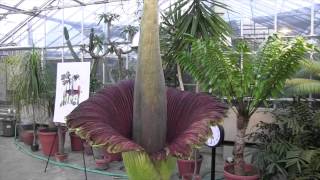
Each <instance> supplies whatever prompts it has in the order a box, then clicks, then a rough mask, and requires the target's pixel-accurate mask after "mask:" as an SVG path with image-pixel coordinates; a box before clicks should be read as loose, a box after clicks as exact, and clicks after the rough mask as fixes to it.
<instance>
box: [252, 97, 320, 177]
mask: <svg viewBox="0 0 320 180" xmlns="http://www.w3.org/2000/svg"><path fill="white" fill-rule="evenodd" d="M274 116H275V121H274V122H273V123H265V122H260V123H259V124H258V125H257V126H258V131H256V132H254V133H252V134H251V135H250V136H251V138H252V139H253V140H255V141H257V142H258V145H257V151H256V152H255V153H254V164H255V165H256V166H257V167H259V168H260V169H261V174H262V176H263V179H267V180H270V179H289V180H290V179H301V180H302V179H308V180H313V179H320V140H319V139H320V112H317V111H315V110H313V109H311V108H310V107H308V104H306V103H302V102H294V103H292V105H290V106H289V107H287V108H285V109H277V110H276V111H275V112H274Z"/></svg>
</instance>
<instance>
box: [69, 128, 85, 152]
mask: <svg viewBox="0 0 320 180" xmlns="http://www.w3.org/2000/svg"><path fill="white" fill-rule="evenodd" d="M69 136H70V141H71V150H72V151H82V150H83V147H82V141H81V138H80V137H79V136H77V135H76V134H75V133H74V132H70V133H69Z"/></svg>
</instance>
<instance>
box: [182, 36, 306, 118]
mask: <svg viewBox="0 0 320 180" xmlns="http://www.w3.org/2000/svg"><path fill="white" fill-rule="evenodd" d="M189 40H190V42H191V44H192V45H191V47H190V48H191V49H192V50H191V51H189V52H182V53H180V54H179V57H178V62H179V63H180V64H181V66H182V68H183V69H184V70H186V71H187V72H189V73H190V74H191V75H192V76H193V77H194V78H195V79H196V80H197V81H199V82H201V83H202V85H203V87H204V88H205V89H207V90H209V91H210V92H212V93H215V94H218V95H220V96H221V97H223V98H226V99H227V100H228V102H229V103H230V104H232V105H234V106H235V107H236V108H237V111H238V113H239V114H241V115H243V116H244V117H247V118H249V117H250V116H251V115H252V114H253V113H254V112H255V111H256V109H257V108H258V107H259V106H260V105H261V104H263V103H264V102H265V100H266V99H268V98H270V97H272V96H276V95H278V94H279V93H280V92H281V91H282V90H283V87H284V85H285V81H286V79H288V78H290V77H291V76H292V75H293V74H294V73H295V72H296V70H297V69H298V67H299V61H300V60H301V59H302V57H303V56H304V54H305V53H306V51H307V50H308V45H307V44H306V43H305V41H304V40H303V39H302V38H300V37H298V38H296V39H294V40H292V41H289V42H287V41H284V40H282V39H281V38H279V37H278V36H277V35H273V36H270V37H268V39H267V40H266V41H265V42H264V43H263V44H262V45H261V47H260V48H259V51H258V52H256V53H255V52H252V51H251V50H250V49H249V47H248V45H247V43H246V42H245V41H243V40H240V41H239V42H236V45H235V46H234V47H229V46H226V45H225V44H223V43H221V42H220V41H216V40H214V39H208V40H201V39H194V38H192V37H191V38H189Z"/></svg>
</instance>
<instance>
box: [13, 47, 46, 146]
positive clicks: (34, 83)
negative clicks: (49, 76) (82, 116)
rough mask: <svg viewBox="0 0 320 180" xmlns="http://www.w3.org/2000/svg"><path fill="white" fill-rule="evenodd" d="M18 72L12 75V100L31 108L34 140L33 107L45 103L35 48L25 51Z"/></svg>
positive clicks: (40, 69)
mask: <svg viewBox="0 0 320 180" xmlns="http://www.w3.org/2000/svg"><path fill="white" fill-rule="evenodd" d="M18 69H19V71H18V73H17V74H16V75H15V76H14V77H13V82H14V83H13V84H12V88H13V101H14V103H15V104H16V105H17V106H26V107H27V109H28V107H29V106H31V108H32V116H33V129H34V138H33V146H36V145H37V141H36V119H35V109H36V108H39V107H44V106H45V103H46V95H47V84H46V81H45V78H44V73H43V69H42V67H41V55H40V54H39V52H38V51H37V50H36V49H34V48H33V49H32V51H31V52H29V53H27V54H26V55H25V56H24V58H23V59H22V61H21V62H20V63H19V66H18Z"/></svg>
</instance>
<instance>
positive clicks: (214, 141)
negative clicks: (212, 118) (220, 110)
mask: <svg viewBox="0 0 320 180" xmlns="http://www.w3.org/2000/svg"><path fill="white" fill-rule="evenodd" d="M210 129H211V132H212V136H211V137H209V138H208V140H207V142H206V144H207V146H210V147H216V146H218V145H219V144H220V143H222V141H223V140H224V130H223V127H222V126H220V125H216V126H211V127H210Z"/></svg>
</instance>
